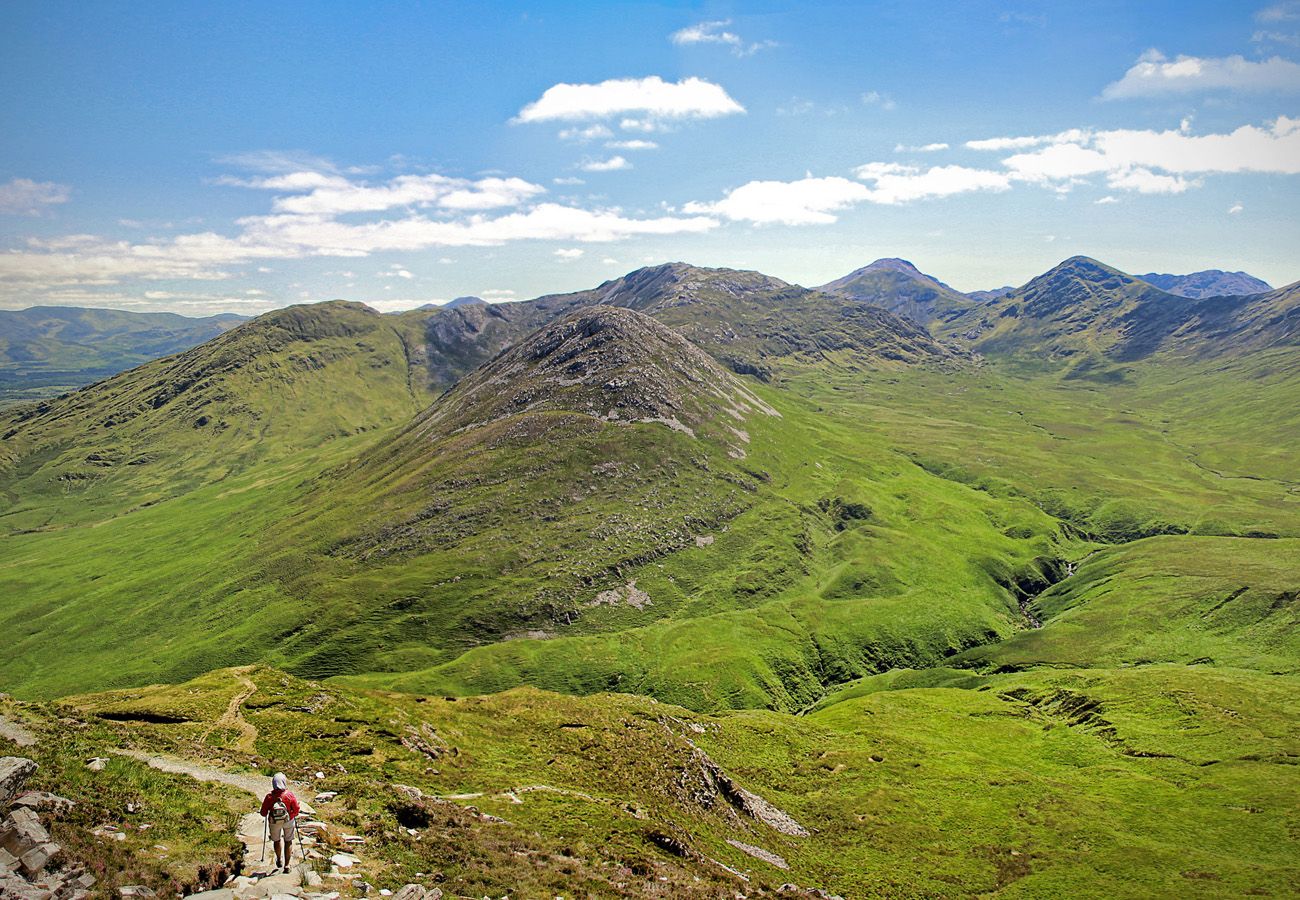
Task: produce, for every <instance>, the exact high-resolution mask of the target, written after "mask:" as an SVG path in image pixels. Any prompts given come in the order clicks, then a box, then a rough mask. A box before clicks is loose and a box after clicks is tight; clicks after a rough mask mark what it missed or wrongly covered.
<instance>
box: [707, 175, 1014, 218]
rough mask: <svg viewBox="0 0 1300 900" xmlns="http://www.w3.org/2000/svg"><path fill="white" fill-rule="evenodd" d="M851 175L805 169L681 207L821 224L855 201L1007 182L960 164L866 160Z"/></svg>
mask: <svg viewBox="0 0 1300 900" xmlns="http://www.w3.org/2000/svg"><path fill="white" fill-rule="evenodd" d="M854 175H855V176H856V177H857V179H858V180H856V181H854V180H850V179H848V178H841V177H838V176H830V177H825V178H814V177H813V176H812V175H808V176H807V177H805V178H801V179H799V180H798V181H751V182H749V183H748V184H744V185H741V186H740V187H738V188H735V189H734V190H732V191H730V192H728V193H727V195H726V196H725V197H723V198H722V199H721V200H718V201H715V202H713V203H700V202H693V203H688V204H686V206H685V208H684V210H685V212H687V213H698V214H712V215H720V216H724V217H726V218H728V219H731V220H733V221H745V222H753V223H755V224H760V225H763V224H773V223H781V224H784V225H825V224H830V223H832V222H835V221H837V216H836V215H835V213H837V212H840V211H842V210H844V209H847V208H848V207H851V206H855V205H857V204H859V203H876V204H881V205H886V206H896V205H899V204H903V203H909V202H912V201H914V200H923V199H928V198H934V197H949V196H952V195H954V194H962V193H968V192H970V191H984V190H992V191H1003V190H1006V189H1007V188H1009V187H1010V186H1011V179H1010V177H1009V176H1008V175H1007V174H1006V173H1004V172H997V171H992V170H986V169H970V168H966V167H965V166H934V167H931V168H929V169H922V168H918V167H915V166H904V165H900V164H898V163H867V164H866V165H863V166H859V167H858V168H857V169H855V170H854ZM864 182H865V183H864Z"/></svg>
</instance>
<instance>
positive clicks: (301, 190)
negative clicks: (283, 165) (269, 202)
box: [222, 172, 546, 216]
mask: <svg viewBox="0 0 1300 900" xmlns="http://www.w3.org/2000/svg"><path fill="white" fill-rule="evenodd" d="M222 183H224V184H233V185H238V186H241V187H250V188H258V189H262V190H270V191H277V192H280V193H283V194H286V195H288V196H281V197H277V198H276V199H275V201H274V203H273V208H274V210H275V211H276V212H281V213H292V214H295V215H320V216H334V215H341V214H343V213H360V212H382V211H384V210H388V209H394V208H396V207H413V208H417V209H421V208H428V207H439V208H442V209H448V210H485V209H499V208H501V207H507V206H518V205H519V204H520V203H522V202H524V201H525V200H528V199H530V198H532V197H535V196H537V195H538V194H543V193H545V192H546V188H544V187H542V186H541V185H538V184H533V183H531V182H528V181H525V180H524V179H522V178H500V177H490V178H480V179H478V180H470V179H466V178H450V177H448V176H446V175H399V176H398V177H396V178H393V179H392V180H390V181H387V182H384V183H382V184H367V183H365V182H359V181H353V180H351V179H348V178H345V177H343V176H341V175H330V174H325V173H321V172H290V173H286V174H282V175H275V176H271V177H268V178H254V179H230V178H227V179H223V180H222Z"/></svg>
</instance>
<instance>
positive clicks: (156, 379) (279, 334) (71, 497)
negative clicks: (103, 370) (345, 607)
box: [0, 301, 431, 528]
mask: <svg viewBox="0 0 1300 900" xmlns="http://www.w3.org/2000/svg"><path fill="white" fill-rule="evenodd" d="M430 396H431V395H430V394H425V393H422V392H421V390H420V388H419V387H418V380H417V379H416V378H414V377H413V373H412V371H411V368H410V364H409V363H408V360H407V354H406V350H405V347H404V345H403V343H402V337H401V335H399V333H398V332H397V330H395V329H394V328H393V327H392V325H391V324H390V323H389V321H388V320H387V319H386V317H384V316H381V315H380V314H379V313H377V312H375V311H374V310H372V309H370V308H369V307H366V306H362V305H360V304H355V303H344V302H341V301H333V302H330V303H321V304H315V305H310V306H291V307H287V308H285V309H279V310H275V311H273V312H269V313H266V314H265V315H262V316H259V317H258V318H256V319H253V320H250V321H247V322H244V323H242V324H240V325H238V326H237V327H235V328H232V329H230V330H228V331H225V332H223V333H221V334H220V335H219V336H217V337H215V338H213V339H212V340H210V341H208V342H207V343H204V344H200V345H199V346H197V347H194V348H193V349H190V350H186V351H185V352H183V353H180V354H178V355H176V356H170V357H166V358H163V359H159V360H155V361H153V362H150V363H147V364H145V365H143V366H139V367H137V368H135V369H131V370H129V371H127V372H123V373H121V374H118V375H115V376H113V377H111V378H108V379H106V380H104V381H101V382H99V383H97V384H94V385H91V386H90V387H87V388H83V389H82V390H79V391H75V392H73V393H71V394H67V395H65V396H62V397H57V398H53V399H50V400H44V401H41V402H40V403H37V404H30V405H25V406H17V407H14V408H12V409H9V410H6V411H4V412H0V465H4V466H5V467H6V468H9V469H10V472H11V478H10V479H9V480H8V485H9V487H10V490H11V493H10V494H9V497H8V500H7V501H5V502H4V504H3V510H4V514H5V521H6V523H7V526H8V527H9V528H13V527H17V525H16V523H18V522H20V521H23V515H22V511H23V510H27V509H32V508H37V507H42V506H44V505H45V504H47V503H53V504H60V503H63V502H64V501H66V502H67V503H68V508H69V510H71V511H73V512H74V514H83V513H85V512H87V511H88V510H89V509H92V508H99V507H101V506H104V507H105V508H107V507H108V506H115V505H120V504H121V502H122V501H123V500H126V501H127V502H129V503H140V502H156V501H157V500H158V499H160V498H161V497H163V496H172V495H174V494H176V493H177V492H181V491H185V490H189V489H191V488H193V487H195V486H198V485H201V484H204V483H209V482H211V481H213V480H218V479H220V478H223V477H226V476H227V475H229V474H231V473H233V472H238V471H243V470H244V469H247V468H248V467H250V466H252V465H254V464H256V463H257V462H259V461H265V460H266V459H270V458H274V457H276V456H278V455H283V454H286V453H292V452H297V451H301V450H303V449H306V448H309V447H315V446H318V445H320V444H321V443H323V442H325V441H327V440H329V439H331V438H333V437H339V436H347V435H356V434H360V433H364V432H366V431H369V430H371V429H374V428H377V427H381V426H384V425H391V424H397V423H399V422H403V421H405V420H406V419H407V418H408V417H409V416H410V415H412V414H413V413H414V412H415V411H416V410H418V409H419V408H421V407H422V406H423V405H424V404H425V403H427V402H428V399H429V397H430Z"/></svg>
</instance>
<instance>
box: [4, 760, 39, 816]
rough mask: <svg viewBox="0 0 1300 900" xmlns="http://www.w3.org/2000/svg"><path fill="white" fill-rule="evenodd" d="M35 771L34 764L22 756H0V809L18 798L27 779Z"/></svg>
mask: <svg viewBox="0 0 1300 900" xmlns="http://www.w3.org/2000/svg"><path fill="white" fill-rule="evenodd" d="M35 771H36V762H35V761H34V760H30V759H27V758H26V757H24V756H0V807H4V806H7V805H8V804H9V801H11V800H13V798H14V797H16V796H18V792H19V791H21V790H22V789H23V785H24V784H26V783H27V779H28V778H31V777H32V773H34V772H35Z"/></svg>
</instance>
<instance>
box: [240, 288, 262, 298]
mask: <svg viewBox="0 0 1300 900" xmlns="http://www.w3.org/2000/svg"><path fill="white" fill-rule="evenodd" d="M244 293H245V294H247V295H248V296H249V297H265V296H266V291H259V290H258V289H257V288H249V289H248V290H246V291H244Z"/></svg>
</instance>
